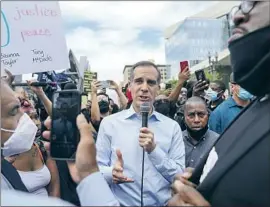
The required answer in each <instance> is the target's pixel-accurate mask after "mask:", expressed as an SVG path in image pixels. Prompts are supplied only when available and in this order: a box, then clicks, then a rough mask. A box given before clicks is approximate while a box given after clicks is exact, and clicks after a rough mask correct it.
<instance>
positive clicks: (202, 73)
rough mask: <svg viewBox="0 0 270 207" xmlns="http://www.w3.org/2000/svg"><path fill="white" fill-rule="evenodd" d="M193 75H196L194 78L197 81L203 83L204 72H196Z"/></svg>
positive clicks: (204, 78)
mask: <svg viewBox="0 0 270 207" xmlns="http://www.w3.org/2000/svg"><path fill="white" fill-rule="evenodd" d="M195 75H196V78H197V80H198V81H199V80H201V81H204V80H206V76H205V73H204V70H197V71H195Z"/></svg>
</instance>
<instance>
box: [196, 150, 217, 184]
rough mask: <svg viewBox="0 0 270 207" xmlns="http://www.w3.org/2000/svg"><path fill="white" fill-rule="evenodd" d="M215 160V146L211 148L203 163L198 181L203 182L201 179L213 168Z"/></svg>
mask: <svg viewBox="0 0 270 207" xmlns="http://www.w3.org/2000/svg"><path fill="white" fill-rule="evenodd" d="M217 160H218V154H217V152H216V148H215V147H213V148H212V150H211V151H210V153H209V156H208V158H207V161H206V164H205V165H204V168H203V173H202V176H201V178H200V183H202V182H203V180H204V179H205V178H206V176H207V175H208V173H209V172H210V171H211V170H212V169H213V167H214V166H215V164H216V162H217Z"/></svg>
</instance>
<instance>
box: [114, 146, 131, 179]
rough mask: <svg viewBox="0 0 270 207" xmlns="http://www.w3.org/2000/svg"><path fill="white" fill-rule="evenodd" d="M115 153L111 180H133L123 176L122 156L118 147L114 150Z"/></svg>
mask: <svg viewBox="0 0 270 207" xmlns="http://www.w3.org/2000/svg"><path fill="white" fill-rule="evenodd" d="M116 155H117V161H116V162H115V164H114V167H113V170H112V176H113V182H114V183H116V184H121V183H127V182H134V181H133V180H132V179H131V178H128V177H126V176H124V173H123V171H124V160H123V157H122V153H121V151H120V150H119V149H118V150H116Z"/></svg>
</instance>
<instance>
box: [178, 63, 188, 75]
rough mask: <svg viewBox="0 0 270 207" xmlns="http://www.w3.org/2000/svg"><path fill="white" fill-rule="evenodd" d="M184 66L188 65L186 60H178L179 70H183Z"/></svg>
mask: <svg viewBox="0 0 270 207" xmlns="http://www.w3.org/2000/svg"><path fill="white" fill-rule="evenodd" d="M186 67H189V66H188V61H187V60H186V61H182V62H180V70H181V73H182V72H183V71H184V70H185V68H186Z"/></svg>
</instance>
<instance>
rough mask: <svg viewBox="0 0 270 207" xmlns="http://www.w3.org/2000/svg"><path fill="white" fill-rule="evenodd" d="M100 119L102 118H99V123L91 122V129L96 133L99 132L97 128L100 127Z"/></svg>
mask: <svg viewBox="0 0 270 207" xmlns="http://www.w3.org/2000/svg"><path fill="white" fill-rule="evenodd" d="M102 119H103V118H102V117H100V121H98V122H92V125H93V127H94V129H95V130H96V132H97V133H98V131H99V127H100V123H101V121H102Z"/></svg>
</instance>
